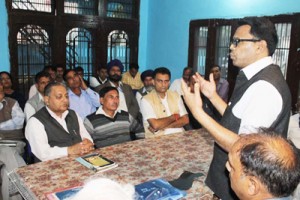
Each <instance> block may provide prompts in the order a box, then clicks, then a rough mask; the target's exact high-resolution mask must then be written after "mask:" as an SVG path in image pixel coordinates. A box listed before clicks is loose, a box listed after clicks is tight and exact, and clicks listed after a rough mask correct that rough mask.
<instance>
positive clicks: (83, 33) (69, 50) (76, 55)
mask: <svg viewBox="0 0 300 200" xmlns="http://www.w3.org/2000/svg"><path fill="white" fill-rule="evenodd" d="M66 43H67V44H66V68H67V69H74V68H75V67H78V66H80V67H82V68H83V70H84V78H85V79H86V80H88V79H89V77H90V76H91V75H92V65H93V63H92V36H91V34H90V32H89V31H87V30H85V29H82V28H73V29H72V30H70V31H69V33H68V34H67V36H66Z"/></svg>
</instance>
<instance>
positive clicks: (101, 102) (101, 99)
mask: <svg viewBox="0 0 300 200" xmlns="http://www.w3.org/2000/svg"><path fill="white" fill-rule="evenodd" d="M99 101H100V104H101V105H103V97H100V100H99Z"/></svg>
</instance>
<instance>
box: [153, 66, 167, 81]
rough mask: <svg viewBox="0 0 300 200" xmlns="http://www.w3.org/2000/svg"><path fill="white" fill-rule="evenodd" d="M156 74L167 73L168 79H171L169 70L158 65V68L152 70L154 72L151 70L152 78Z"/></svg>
mask: <svg viewBox="0 0 300 200" xmlns="http://www.w3.org/2000/svg"><path fill="white" fill-rule="evenodd" d="M156 74H167V75H169V79H171V72H170V70H169V69H168V68H166V67H158V68H156V69H155V70H154V72H153V75H152V77H153V79H155V77H156Z"/></svg>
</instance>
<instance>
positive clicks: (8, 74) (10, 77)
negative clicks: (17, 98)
mask: <svg viewBox="0 0 300 200" xmlns="http://www.w3.org/2000/svg"><path fill="white" fill-rule="evenodd" d="M2 74H6V75H7V76H8V77H9V79H10V80H11V81H12V76H11V74H10V73H9V72H7V71H2V72H0V76H1V75H2ZM0 79H1V78H0Z"/></svg>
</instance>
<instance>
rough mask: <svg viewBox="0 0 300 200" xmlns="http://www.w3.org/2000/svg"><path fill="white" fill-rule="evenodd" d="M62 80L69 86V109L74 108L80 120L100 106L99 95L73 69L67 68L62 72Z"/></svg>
mask: <svg viewBox="0 0 300 200" xmlns="http://www.w3.org/2000/svg"><path fill="white" fill-rule="evenodd" d="M64 80H65V81H66V83H67V86H68V87H69V89H68V94H69V101H70V109H72V110H75V111H76V112H77V113H78V114H79V116H80V117H81V119H82V120H83V119H84V118H85V117H86V116H87V115H89V114H91V113H93V112H95V111H96V109H97V107H99V106H100V103H99V95H98V94H97V93H96V92H95V91H93V90H92V89H90V88H89V87H88V86H87V85H86V83H85V82H84V81H83V79H82V77H81V76H79V75H78V74H77V72H75V71H74V70H73V69H68V70H66V71H65V72H64Z"/></svg>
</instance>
